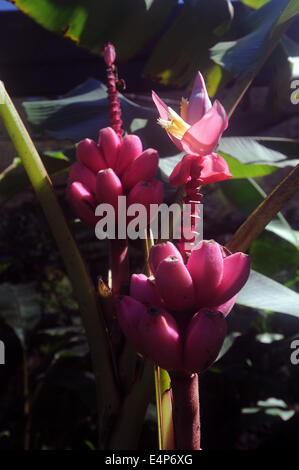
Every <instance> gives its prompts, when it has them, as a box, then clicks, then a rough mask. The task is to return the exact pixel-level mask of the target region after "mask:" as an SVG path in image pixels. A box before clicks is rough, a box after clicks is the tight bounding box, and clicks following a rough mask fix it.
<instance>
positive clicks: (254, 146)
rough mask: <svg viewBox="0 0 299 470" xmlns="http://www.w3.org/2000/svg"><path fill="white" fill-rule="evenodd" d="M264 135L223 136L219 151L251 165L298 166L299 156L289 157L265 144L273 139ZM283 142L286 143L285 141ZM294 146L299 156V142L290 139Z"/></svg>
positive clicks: (275, 142)
mask: <svg viewBox="0 0 299 470" xmlns="http://www.w3.org/2000/svg"><path fill="white" fill-rule="evenodd" d="M263 139H264V138H263V137H260V138H258V137H223V138H222V139H221V141H220V143H219V152H220V153H221V152H223V153H225V154H228V155H230V156H231V157H233V158H235V159H237V160H238V161H240V162H242V163H244V164H246V165H249V164H261V165H265V164H267V165H270V166H276V167H280V168H281V167H285V166H296V165H297V164H298V163H299V158H295V159H289V158H287V156H288V154H287V153H286V154H284V153H282V152H281V151H279V150H275V149H273V148H269V147H267V146H266V145H265V143H267V142H268V145H269V144H271V143H272V140H270V139H269V140H268V141H267V140H265V141H263ZM277 143H278V141H274V143H273V145H274V146H275V144H277ZM283 143H286V142H284V141H283ZM288 143H289V144H290V143H292V144H293V145H294V146H293V148H292V150H293V152H294V151H295V148H296V152H297V156H298V157H299V144H298V142H297V143H296V144H295V143H294V141H288ZM248 177H249V176H248Z"/></svg>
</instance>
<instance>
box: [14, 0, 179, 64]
mask: <svg viewBox="0 0 299 470" xmlns="http://www.w3.org/2000/svg"><path fill="white" fill-rule="evenodd" d="M13 3H14V5H15V6H16V7H18V8H19V9H20V10H21V11H22V12H23V13H26V14H27V15H28V16H30V17H31V18H33V19H34V20H35V21H37V22H38V23H39V24H41V25H42V26H44V27H45V28H46V29H49V30H50V31H53V32H55V33H59V34H61V35H63V36H64V37H67V38H69V39H71V40H73V41H75V42H76V43H77V44H79V45H80V46H83V47H86V48H88V49H89V50H91V51H92V52H95V53H97V54H98V53H102V51H103V49H104V45H105V43H107V41H111V42H112V43H113V44H115V46H116V48H117V54H118V57H119V58H120V59H122V60H127V59H128V58H129V57H132V56H133V55H135V54H136V53H137V52H139V51H142V49H143V48H144V46H145V45H146V44H147V43H148V42H149V41H150V40H151V39H152V38H153V37H155V35H156V34H157V33H158V32H159V31H160V29H161V28H162V26H163V24H164V23H165V21H166V20H167V19H168V17H169V15H170V13H171V11H172V8H173V7H174V6H175V5H176V0H163V2H161V1H160V0H126V1H124V0H113V1H111V0H101V1H94V0H76V1H75V2H70V1H60V2H57V1H56V0H13ZM136 38H138V40H136Z"/></svg>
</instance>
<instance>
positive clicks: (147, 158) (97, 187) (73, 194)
mask: <svg viewBox="0 0 299 470" xmlns="http://www.w3.org/2000/svg"><path fill="white" fill-rule="evenodd" d="M77 159H78V161H77V162H76V163H74V164H73V165H72V166H71V169H70V175H69V184H68V189H67V197H68V199H69V202H70V204H71V206H72V208H73V210H74V212H75V213H76V214H77V215H78V217H80V219H81V220H82V221H83V222H85V223H86V224H87V225H89V226H91V227H93V226H95V225H96V223H97V221H98V220H99V217H97V216H96V215H95V208H96V207H97V205H98V204H102V203H106V204H111V205H112V207H113V208H114V210H115V211H116V213H117V208H118V196H127V205H128V206H129V205H131V204H134V203H138V204H143V205H144V206H145V207H146V208H148V206H149V205H150V204H161V203H162V201H163V185H162V183H161V182H160V181H158V180H155V179H154V176H155V173H156V171H157V168H158V161H159V155H158V152H157V151H156V150H153V149H147V150H145V151H144V152H143V151H142V143H141V140H140V139H139V137H138V136H136V135H127V136H125V137H124V138H120V137H119V136H118V135H117V133H116V132H115V131H114V130H113V129H112V128H111V127H106V128H105V129H101V130H100V133H99V143H98V144H96V143H95V142H94V141H93V140H91V139H85V140H83V141H82V142H80V143H79V144H78V146H77Z"/></svg>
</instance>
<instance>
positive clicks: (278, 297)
mask: <svg viewBox="0 0 299 470" xmlns="http://www.w3.org/2000/svg"><path fill="white" fill-rule="evenodd" d="M237 303H238V304H240V305H244V306H246V307H251V308H256V309H261V310H270V311H273V312H280V313H288V314H289V315H294V316H296V317H299V294H297V293H296V292H294V291H292V290H291V289H288V288H287V287H285V286H283V285H282V284H279V283H278V282H276V281H273V280H272V279H270V278H269V277H266V276H264V275H263V274H260V273H258V272H256V271H254V270H251V273H250V276H249V279H248V281H247V283H246V284H245V286H244V287H243V289H241V291H240V292H239V294H238V296H237Z"/></svg>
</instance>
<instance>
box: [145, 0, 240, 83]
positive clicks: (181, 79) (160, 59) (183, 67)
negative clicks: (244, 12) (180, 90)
mask: <svg viewBox="0 0 299 470" xmlns="http://www.w3.org/2000/svg"><path fill="white" fill-rule="evenodd" d="M233 12H234V10H233V7H232V5H231V2H230V1H228V0H209V2H207V1H206V0H197V1H193V0H185V1H184V3H183V5H181V10H180V12H179V14H178V15H177V17H176V18H175V21H173V22H172V24H171V25H170V27H169V28H168V29H167V31H166V32H165V33H164V35H163V36H162V38H161V39H160V41H159V43H158V45H157V47H156V48H155V49H154V51H153V53H152V56H151V57H150V59H149V62H148V64H147V66H146V69H145V72H146V74H147V75H148V76H150V77H154V78H156V79H158V80H160V81H161V82H162V83H163V84H165V85H169V84H171V85H175V86H183V85H186V83H188V82H190V81H191V80H192V79H193V78H194V76H195V74H196V72H197V70H199V69H201V68H202V66H203V64H204V63H205V62H206V61H207V60H208V57H209V51H208V50H209V48H210V47H211V46H212V45H213V44H215V43H216V42H217V41H218V40H219V35H221V34H223V33H224V32H225V31H226V30H227V29H228V28H229V26H230V23H231V20H232V17H233ZM195 52H196V53H195Z"/></svg>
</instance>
